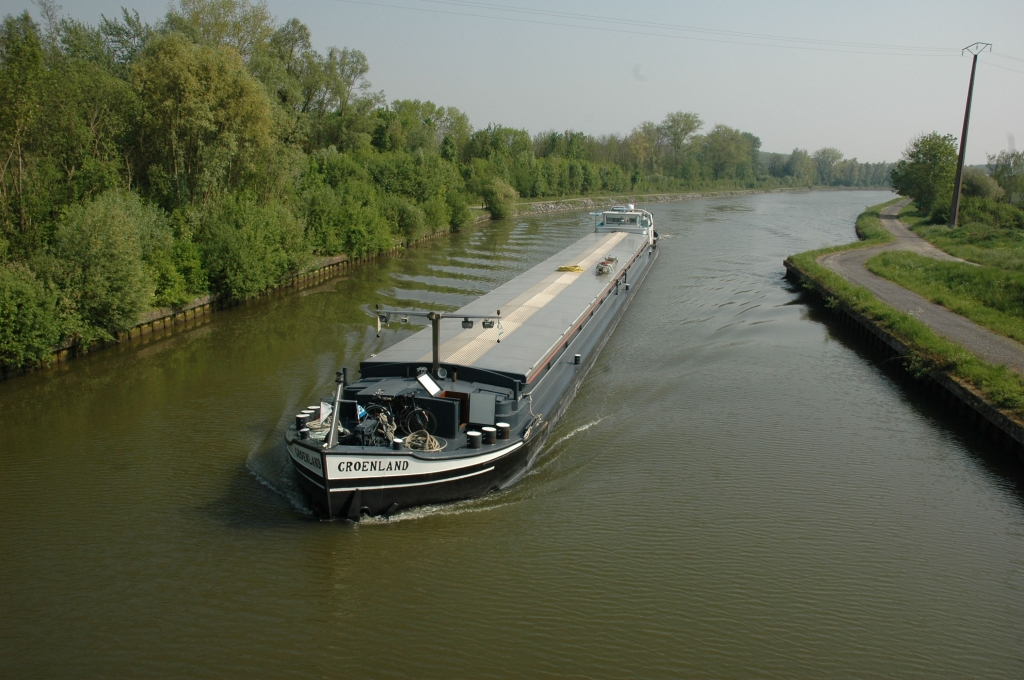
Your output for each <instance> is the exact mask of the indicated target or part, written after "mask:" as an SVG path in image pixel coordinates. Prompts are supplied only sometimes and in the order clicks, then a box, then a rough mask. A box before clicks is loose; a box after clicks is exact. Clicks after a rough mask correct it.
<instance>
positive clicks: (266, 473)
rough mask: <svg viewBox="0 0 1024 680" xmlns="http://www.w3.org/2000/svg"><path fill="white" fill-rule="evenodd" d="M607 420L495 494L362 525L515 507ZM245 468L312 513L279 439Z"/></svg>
mask: <svg viewBox="0 0 1024 680" xmlns="http://www.w3.org/2000/svg"><path fill="white" fill-rule="evenodd" d="M606 418H607V416H603V417H601V418H598V419H597V420H593V421H591V422H589V423H585V424H583V425H580V426H579V427H577V428H574V429H573V430H571V431H570V432H568V433H566V434H565V435H563V436H561V437H559V438H558V439H556V440H554V441H553V442H548V443H546V444H545V445H544V448H543V450H542V454H541V459H540V460H538V461H536V462H535V464H534V465H533V467H532V469H531V470H529V471H528V472H527V473H526V474H525V475H523V476H522V478H520V479H518V480H516V481H515V482H513V483H512V484H511V485H510V486H508V487H506V488H504V489H501V490H499V491H495V492H493V493H490V494H487V495H486V496H482V497H480V498H471V499H468V500H464V501H457V502H455V503H443V504H437V505H423V506H419V507H415V508H408V509H406V510H400V511H398V512H396V513H395V514H394V515H392V516H391V517H390V518H384V517H363V518H362V519H361V520H360V521H359V524H360V525H363V524H365V525H386V524H394V523H396V522H406V521H410V520H421V519H427V518H429V517H444V516H450V515H462V514H466V513H474V512H489V511H491V510H495V509H497V508H501V507H504V506H506V505H512V504H514V503H517V502H519V501H522V500H524V498H527V497H533V496H535V495H536V494H537V489H532V490H530V489H529V488H528V487H524V486H523V485H522V484H521V482H522V481H523V479H525V478H528V477H533V476H534V475H537V474H542V473H547V474H550V472H551V471H550V470H549V469H548V468H550V466H551V463H552V461H553V460H554V459H555V458H557V457H558V456H552V455H550V454H552V453H555V452H556V449H557V447H558V446H559V445H561V444H564V443H565V442H567V441H569V440H570V439H572V438H573V437H576V436H577V435H579V434H581V433H583V432H586V431H587V430H589V429H590V428H592V427H594V426H595V425H597V424H599V423H600V422H601V421H603V420H605V419H606ZM544 454H548V455H544ZM245 467H246V469H247V470H248V471H249V473H250V474H252V476H253V477H255V478H256V480H257V481H258V482H259V483H260V484H262V485H263V486H264V487H266V488H267V489H269V490H270V491H272V492H273V493H275V494H277V495H278V496H280V497H281V498H282V499H284V500H285V501H286V502H287V503H288V504H289V505H290V506H291V507H292V509H294V510H295V511H296V512H298V513H300V514H302V515H305V516H307V517H308V516H311V515H312V514H313V512H312V510H311V509H310V507H309V506H308V505H307V504H306V500H305V498H303V495H302V491H301V490H300V489H299V486H298V484H297V483H296V481H295V478H294V474H295V473H294V471H293V470H292V467H291V461H290V460H289V458H288V452H287V450H286V449H285V448H284V446H282V445H278V443H277V439H276V438H273V437H272V438H270V439H268V440H267V441H266V442H264V443H263V444H261V445H259V446H257V447H256V449H255V450H254V451H253V452H252V453H250V454H249V456H248V457H247V458H246V461H245Z"/></svg>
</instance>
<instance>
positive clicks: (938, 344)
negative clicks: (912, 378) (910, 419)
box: [788, 199, 1024, 418]
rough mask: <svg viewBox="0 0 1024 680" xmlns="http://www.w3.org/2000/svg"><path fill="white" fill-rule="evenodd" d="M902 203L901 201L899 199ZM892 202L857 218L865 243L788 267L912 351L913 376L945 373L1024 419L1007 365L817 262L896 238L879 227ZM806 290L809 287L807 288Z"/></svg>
mask: <svg viewBox="0 0 1024 680" xmlns="http://www.w3.org/2000/svg"><path fill="white" fill-rule="evenodd" d="M896 200H899V199H896ZM896 200H894V201H889V202H887V203H882V204H880V205H876V206H873V207H871V208H868V209H867V210H866V211H865V212H863V213H862V214H861V215H860V217H858V218H857V233H858V235H860V236H861V238H863V239H864V240H863V241H860V242H854V243H849V244H846V245H842V246H835V247H832V248H823V249H820V250H811V251H808V252H805V253H799V254H798V255H793V256H791V257H790V258H789V259H788V262H789V263H790V264H791V265H792V266H793V267H794V268H795V269H797V270H798V271H800V272H801V273H802V274H803V275H804V276H805V277H807V278H808V279H810V280H811V281H813V282H814V283H816V284H817V285H818V286H819V287H820V288H821V289H822V290H824V291H825V292H826V294H827V297H828V304H830V305H837V304H844V305H846V306H847V307H849V308H850V309H852V310H853V311H855V312H857V313H859V314H861V315H863V316H864V317H866V318H868V319H870V320H871V321H873V322H874V323H875V324H877V325H878V326H879V327H880V328H882V329H884V330H886V331H887V332H889V333H891V334H892V335H893V336H894V337H896V338H897V339H898V340H899V341H900V342H902V343H903V344H904V345H906V346H907V347H908V348H909V352H910V356H908V357H907V358H906V359H907V368H908V370H910V372H911V373H912V374H914V375H923V374H925V373H927V372H929V371H943V372H946V373H948V374H950V375H952V376H953V377H955V378H958V379H960V380H961V381H964V382H966V383H969V384H970V385H971V386H972V387H973V388H974V389H975V390H977V392H978V393H979V394H981V395H982V397H984V398H985V399H986V400H987V401H989V402H990V403H992V404H995V405H997V406H1000V407H1003V408H1006V409H1009V410H1011V411H1013V413H1014V415H1015V416H1016V417H1017V418H1022V417H1024V378H1022V377H1021V376H1019V375H1017V374H1016V373H1014V372H1013V371H1011V370H1009V369H1007V368H1005V367H1003V366H993V365H992V364H989V363H987V362H984V361H982V360H981V359H979V358H978V357H976V356H974V355H973V354H971V353H970V352H969V351H967V350H966V349H964V348H963V347H961V346H960V345H957V344H955V343H952V342H949V341H948V340H946V339H945V338H941V337H939V336H938V335H936V334H935V333H934V332H932V330H931V329H930V328H928V326H926V325H925V324H923V323H921V322H920V321H919V320H918V319H915V318H914V317H912V316H910V315H909V314H904V313H903V312H899V311H897V310H895V309H893V308H892V307H890V306H889V305H887V304H884V303H882V302H880V301H879V300H878V299H877V298H876V297H875V296H874V295H872V294H871V292H870V291H868V290H867V289H866V288H862V287H860V286H854V285H853V284H851V283H849V282H848V281H847V280H846V279H844V278H842V277H841V276H839V275H838V274H836V273H835V272H833V271H832V270H830V269H826V268H825V267H823V266H822V265H821V264H819V263H818V258H819V257H821V256H823V255H827V254H829V253H834V252H838V251H840V250H850V249H853V248H861V247H865V246H868V245H875V244H879V243H886V242H888V241H891V240H893V237H892V236H891V235H890V234H889V233H888V231H886V229H885V228H884V227H883V226H882V225H881V222H880V221H879V219H878V215H879V213H880V212H881V210H882V208H885V207H886V206H889V205H892V204H893V203H895V202H896ZM805 286H807V287H810V286H809V284H806V283H805Z"/></svg>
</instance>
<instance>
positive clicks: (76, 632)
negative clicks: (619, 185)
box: [0, 191, 1024, 678]
mask: <svg viewBox="0 0 1024 680" xmlns="http://www.w3.org/2000/svg"><path fill="white" fill-rule="evenodd" d="M890 196H891V195H890V194H887V193H882V192H856V191H841V192H814V193H798V194H772V195H758V196H745V197H736V198H727V199H709V200H700V201H691V202H685V203H675V204H656V205H651V206H647V207H649V208H650V209H651V210H652V211H653V213H654V214H655V217H656V219H657V223H658V228H659V231H660V232H661V233H662V235H663V236H664V237H665V238H664V239H663V241H662V245H661V255H660V258H659V260H658V262H657V264H656V266H655V268H654V270H653V271H652V272H651V274H650V276H649V277H648V278H647V280H646V282H645V283H644V285H643V286H642V287H641V288H640V289H638V290H636V298H635V300H634V302H633V304H632V306H631V307H630V308H629V310H628V312H627V313H626V315H625V317H624V318H623V321H622V323H621V324H620V325H619V327H618V329H617V330H616V332H615V334H614V336H613V337H612V338H611V340H610V341H609V342H608V344H607V346H606V348H605V350H604V352H603V353H602V355H601V357H600V359H599V360H598V362H597V364H596V366H595V368H594V369H593V371H592V372H591V373H590V375H589V376H588V378H587V380H586V382H585V383H584V386H583V388H582V389H581V390H580V392H579V394H578V395H577V397H576V399H575V401H574V402H573V404H572V406H571V407H570V409H569V411H568V412H567V414H566V416H565V417H564V418H563V420H562V421H561V422H560V423H559V424H558V426H557V428H556V429H555V431H554V433H553V435H552V437H551V439H550V440H549V442H548V446H547V447H546V449H545V452H544V453H543V454H542V456H541V458H540V459H539V461H538V465H537V466H536V467H535V469H534V470H533V471H532V473H531V474H529V475H528V476H527V477H525V478H524V479H522V480H521V481H520V482H519V483H518V484H517V485H515V486H514V487H512V488H511V489H508V490H505V491H503V492H500V493H497V494H495V495H492V496H490V497H487V498H484V499H481V500H477V501H472V502H465V503H460V504H456V505H454V506H447V507H428V508H422V509H419V510H415V511H406V512H402V513H401V514H399V515H398V516H397V517H395V518H393V519H392V520H390V521H369V522H364V523H362V524H360V525H357V526H353V525H350V524H344V523H333V524H327V523H319V522H316V521H313V520H312V519H311V518H310V517H309V515H308V513H307V511H306V509H305V508H304V507H303V504H302V501H301V497H300V495H299V494H298V492H297V490H296V487H295V484H294V481H293V479H292V477H291V474H292V473H291V472H290V470H289V468H288V463H287V461H286V459H285V454H284V451H283V449H282V446H281V444H280V440H281V435H282V432H283V430H284V428H285V427H286V425H287V423H288V422H289V421H290V420H291V417H292V414H294V413H295V412H297V411H299V410H301V409H302V408H303V407H305V406H306V405H308V404H311V403H315V402H316V401H317V398H318V397H319V396H320V395H321V394H325V393H328V392H330V390H331V385H332V379H333V373H334V371H335V370H336V369H337V368H338V367H339V366H341V365H347V366H349V367H355V366H357V365H358V362H359V361H360V360H361V359H362V358H364V357H366V356H368V355H370V354H371V353H374V352H377V351H379V350H380V349H381V348H383V347H385V346H387V345H390V344H392V343H394V342H396V341H398V340H399V339H401V338H402V337H405V336H406V335H408V334H409V333H411V332H413V331H414V330H415V328H414V327H412V326H404V327H403V326H393V327H392V328H389V329H386V330H385V331H384V332H383V333H382V335H381V337H380V338H379V339H378V338H377V337H376V334H375V329H374V328H373V327H372V326H371V322H372V318H371V317H369V316H367V315H366V313H365V310H366V309H368V308H370V306H372V305H373V304H376V303H380V304H386V305H399V304H400V305H403V306H411V305H415V306H418V307H424V308H434V309H454V308H457V307H459V306H461V305H463V304H465V303H466V302H468V301H470V300H472V299H474V298H475V297H477V296H479V295H480V294H482V293H484V292H486V291H488V290H491V289H492V288H494V287H495V286H497V285H499V284H500V283H502V282H504V281H507V280H508V279H510V278H511V277H513V276H515V275H516V274H517V273H519V272H521V271H524V270H525V269H527V268H528V267H530V266H532V265H533V264H536V263H537V262H539V261H540V260H541V259H543V258H545V257H547V256H549V255H551V254H553V253H555V252H557V251H558V250H560V249H561V248H563V247H564V246H566V245H568V244H569V243H571V242H572V241H573V240H575V239H576V238H578V237H579V236H580V235H581V234H583V233H585V232H587V231H588V230H589V229H590V227H591V224H592V223H591V218H589V217H588V216H587V215H585V214H559V215H550V216H540V217H527V218H519V219H515V220H506V221H501V222H495V223H491V224H486V225H482V226H480V227H476V228H474V229H473V230H471V231H469V232H467V233H463V234H458V235H455V236H453V237H451V238H445V239H439V240H436V241H432V242H429V243H426V244H424V245H422V246H421V247H418V248H415V249H413V250H410V251H408V252H406V253H404V254H403V255H402V256H401V257H398V258H395V259H391V260H387V261H382V262H379V263H375V264H371V265H368V266H365V267H361V268H357V269H356V270H354V271H352V272H350V273H348V274H347V275H346V276H345V277H343V278H338V279H334V280H331V281H328V282H325V283H323V284H320V285H319V286H317V287H315V288H310V289H307V290H304V291H302V292H300V293H296V294H293V295H287V296H281V297H278V298H275V299H272V300H267V301H264V302H260V303H257V304H253V305H250V306H243V307H238V308H235V309H232V310H229V311H226V312H223V313H219V314H217V315H214V316H213V317H212V318H211V320H210V321H209V322H208V323H206V324H204V325H202V326H200V327H198V328H195V329H192V330H189V331H185V332H176V333H174V334H173V335H172V336H170V337H168V338H165V339H162V340H159V341H155V342H151V343H149V344H147V345H144V346H141V347H135V348H128V349H111V350H106V351H103V352H97V353H95V354H93V355H91V356H89V357H86V358H84V359H81V360H76V361H74V362H72V363H71V364H69V365H68V366H67V367H66V368H61V369H56V370H53V371H51V372H47V373H36V374H33V375H28V376H23V377H19V378H16V379H12V380H9V381H7V382H4V383H0V537H2V538H0V541H2V543H0V677H4V678H29V677H77V678H99V677H160V678H163V677H188V678H213V677H275V678H277V677H289V676H291V677H331V678H334V677H357V678H471V677H481V678H519V677H552V678H555V677H557V678H568V677H573V678H575V677H579V678H620V677H645V678H677V677H715V678H749V677H794V678H818V677H835V676H842V677H859V678H883V677H900V678H915V677H921V678H924V677H937V676H945V677H968V676H969V677H986V678H1020V677H1024V482H1022V478H1024V477H1022V475H1021V470H1020V466H1019V465H1018V464H1016V463H1014V462H1013V461H1012V459H1007V458H1006V457H1004V456H1003V455H1000V454H999V453H998V452H996V451H993V450H992V447H991V445H990V444H988V443H987V441H986V440H984V439H982V438H981V437H979V436H977V435H975V434H974V433H973V432H972V431H971V430H969V429H967V428H964V427H961V426H960V425H959V424H958V423H957V421H956V417H955V416H954V415H953V414H951V413H950V412H949V411H946V410H944V409H942V408H938V407H933V406H932V405H931V404H930V403H929V401H928V397H927V396H926V394H925V392H924V391H923V390H920V389H918V388H917V387H915V385H914V383H913V381H911V380H909V379H907V378H905V377H903V375H902V374H901V372H900V371H899V369H898V368H897V367H895V366H893V365H892V362H888V363H886V362H883V361H881V360H880V359H879V358H878V357H876V356H875V355H874V354H872V352H871V351H870V350H869V349H867V348H866V347H864V346H862V345H861V344H860V343H859V342H858V341H857V340H856V339H855V338H853V337H852V336H847V335H846V334H845V333H844V331H843V330H842V329H840V328H838V327H833V326H832V325H830V322H829V320H828V317H827V316H826V315H823V314H821V313H820V312H819V311H817V310H816V309H814V308H813V307H810V306H808V301H807V300H805V299H804V298H803V296H802V294H801V291H800V290H799V289H797V288H794V287H793V286H792V285H791V284H788V283H787V282H785V281H784V280H783V278H782V275H783V268H782V259H783V258H784V257H785V256H786V255H789V254H791V253H795V252H799V251H803V250H807V249H810V248H815V247H820V246H824V245H829V244H837V243H843V242H846V241H849V240H851V239H852V238H853V222H854V219H855V218H856V216H857V214H858V213H860V212H861V211H862V210H863V208H864V207H865V206H866V205H870V204H876V203H879V202H882V201H884V200H887V199H888V198H889V197H890Z"/></svg>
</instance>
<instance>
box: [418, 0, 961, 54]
mask: <svg viewBox="0 0 1024 680" xmlns="http://www.w3.org/2000/svg"><path fill="white" fill-rule="evenodd" d="M420 1H421V2H427V3H431V4H435V5H454V6H458V7H470V8H474V9H485V10H492V11H493V10H497V11H500V12H515V13H519V14H534V15H540V16H551V17H558V18H566V19H582V20H584V21H592V22H599V23H612V24H615V25H618V26H621V25H628V26H639V27H649V28H655V29H662V30H675V31H685V32H690V33H705V34H711V35H725V36H732V37H741V38H754V39H758V40H777V41H783V42H796V43H804V44H812V45H829V46H837V47H857V48H865V49H895V50H911V51H925V52H950V53H953V52H956V51H957V50H956V48H951V47H916V46H911V45H885V44H878V43H860V42H845V41H838V40H819V39H814V38H799V37H794V36H782V35H772V34H768V33H747V32H743V31H723V30H719V29H710V28H700V27H697V26H681V25H677V24H664V23H656V22H651V21H636V20H633V19H621V18H617V17H607V16H595V15H589V14H574V13H571V12H556V11H553V10H538V9H525V8H522V7H513V6H510V5H495V4H491V3H483V2H470V1H468V0H420Z"/></svg>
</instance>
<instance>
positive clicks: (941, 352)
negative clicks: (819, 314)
mask: <svg viewBox="0 0 1024 680" xmlns="http://www.w3.org/2000/svg"><path fill="white" fill-rule="evenodd" d="M906 202H907V201H906V200H903V201H890V202H889V203H886V204H882V205H879V206H874V207H873V208H870V209H869V210H868V211H866V212H865V213H863V214H862V215H861V216H860V217H859V218H858V221H857V228H856V232H857V235H858V236H859V237H860V238H861V239H863V241H862V242H861V243H853V244H849V245H847V246H840V247H836V248H829V249H825V250H820V251H809V252H806V253H801V254H799V255H794V256H791V257H789V258H787V259H786V260H785V261H784V262H783V264H784V266H785V268H786V278H788V279H789V280H791V281H793V282H795V283H797V284H799V285H800V286H802V287H803V288H804V289H805V290H806V291H807V293H808V294H809V295H810V296H811V297H812V298H813V299H814V300H815V301H816V302H818V303H819V304H821V305H822V306H824V307H825V308H826V309H827V310H828V312H829V313H830V314H831V315H832V316H833V318H834V319H835V320H836V321H837V322H838V323H840V324H841V325H843V326H846V327H848V328H852V329H853V330H854V331H855V333H856V334H857V335H859V336H860V337H861V338H863V339H864V340H866V341H867V342H868V343H869V344H870V345H872V346H873V347H874V348H876V349H877V350H879V351H881V352H882V353H883V354H884V355H885V356H886V358H887V359H897V360H899V362H900V363H901V364H902V365H903V366H904V368H905V369H906V370H907V371H908V372H910V373H911V374H912V375H913V376H915V377H917V378H919V379H922V380H927V381H929V382H930V384H931V386H932V388H933V389H932V392H933V394H934V395H936V396H937V397H939V398H940V399H942V400H943V401H945V402H946V403H947V404H949V405H951V406H952V407H953V408H954V409H955V410H956V412H957V414H958V415H961V416H963V417H965V418H966V419H967V420H969V421H970V422H971V423H972V424H974V425H975V426H977V427H978V428H979V429H980V431H982V432H983V433H984V434H985V435H987V436H990V437H991V438H992V439H993V440H994V441H996V442H998V443H999V445H1001V446H1003V447H1005V448H1007V449H1008V450H1012V451H1013V452H1015V453H1016V454H1017V455H1018V456H1020V457H1021V458H1022V459H1024V408H1022V403H1024V380H1022V378H1021V374H1020V373H1021V367H1022V366H1024V357H1022V356H1021V355H1022V351H1021V350H1022V348H1020V346H1019V345H1018V344H1017V343H1015V342H1013V341H1012V340H1009V339H1008V338H1003V337H1001V336H997V335H995V334H993V333H992V332H991V331H988V330H987V329H984V328H981V327H980V326H977V325H976V324H973V323H972V322H970V321H968V320H966V319H964V318H963V317H960V316H958V315H956V314H954V313H952V312H950V311H948V310H946V309H944V308H942V307H940V306H938V305H935V304H933V303H929V302H928V301H926V300H924V299H922V298H919V296H917V295H915V294H913V293H911V292H910V291H907V290H905V289H902V288H900V287H899V286H896V285H895V284H892V283H890V282H887V281H885V280H883V279H881V278H880V277H877V276H875V275H874V274H871V273H870V272H868V271H867V270H866V269H864V267H863V265H864V262H865V261H866V260H867V259H868V258H869V257H871V256H873V255H875V254H877V253H878V252H881V251H883V250H893V249H902V250H914V251H917V252H920V253H922V254H925V255H928V256H931V257H934V258H936V259H947V258H948V259H953V258H951V256H949V255H947V254H945V253H942V252H941V251H937V249H935V248H934V247H933V246H930V244H927V243H926V242H924V241H923V240H922V239H920V238H919V237H917V236H916V235H914V234H913V233H911V232H909V231H908V230H907V229H906V228H905V226H904V225H902V224H901V223H900V222H899V221H898V219H897V218H896V215H897V214H898V212H899V210H900V209H901V208H902V207H903V206H904V205H905V204H906ZM933 250H934V251H936V252H931V251H933ZM887 303H889V304H887ZM890 305H892V306H890Z"/></svg>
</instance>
